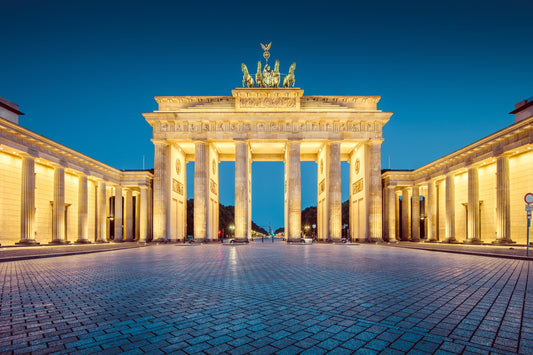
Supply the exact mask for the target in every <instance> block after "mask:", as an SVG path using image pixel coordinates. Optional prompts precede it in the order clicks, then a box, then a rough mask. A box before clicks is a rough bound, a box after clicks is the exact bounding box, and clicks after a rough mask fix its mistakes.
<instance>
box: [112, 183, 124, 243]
mask: <svg viewBox="0 0 533 355" xmlns="http://www.w3.org/2000/svg"><path fill="white" fill-rule="evenodd" d="M122 221H123V218H122V187H121V186H118V185H117V186H115V239H114V241H115V243H120V242H122V241H123V238H122V237H123V234H122Z"/></svg>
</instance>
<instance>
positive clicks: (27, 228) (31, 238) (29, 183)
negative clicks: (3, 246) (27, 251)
mask: <svg viewBox="0 0 533 355" xmlns="http://www.w3.org/2000/svg"><path fill="white" fill-rule="evenodd" d="M21 175H22V181H21V183H22V184H21V206H20V207H21V208H20V217H21V218H20V241H19V242H18V243H17V244H30V245H32V244H39V243H37V241H36V240H35V232H34V223H35V160H34V159H33V158H32V157H28V156H24V157H22V174H21Z"/></svg>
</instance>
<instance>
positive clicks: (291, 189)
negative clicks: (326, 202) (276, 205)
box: [287, 142, 302, 242]
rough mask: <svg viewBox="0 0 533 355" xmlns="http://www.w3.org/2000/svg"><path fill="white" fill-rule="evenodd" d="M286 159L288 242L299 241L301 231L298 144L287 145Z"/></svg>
mask: <svg viewBox="0 0 533 355" xmlns="http://www.w3.org/2000/svg"><path fill="white" fill-rule="evenodd" d="M287 151H288V154H287V157H288V160H289V169H288V173H289V176H288V177H287V180H288V185H287V189H288V198H289V201H288V204H289V233H288V235H287V241H288V242H296V241H300V238H301V231H302V182H301V170H300V142H288V143H287Z"/></svg>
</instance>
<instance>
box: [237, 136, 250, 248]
mask: <svg viewBox="0 0 533 355" xmlns="http://www.w3.org/2000/svg"><path fill="white" fill-rule="evenodd" d="M248 158H249V155H248V143H247V142H242V141H239V142H236V143H235V242H238V243H243V242H248V213H249V211H248V207H249V204H248V196H249V194H248V186H249V185H248V165H249V163H248Z"/></svg>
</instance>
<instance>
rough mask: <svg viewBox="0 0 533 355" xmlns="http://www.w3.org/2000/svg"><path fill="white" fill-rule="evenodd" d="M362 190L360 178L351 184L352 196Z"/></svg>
mask: <svg viewBox="0 0 533 355" xmlns="http://www.w3.org/2000/svg"><path fill="white" fill-rule="evenodd" d="M363 189H364V185H363V178H361V179H359V180H357V181H356V182H354V183H353V184H352V195H355V194H356V193H359V192H361V191H363Z"/></svg>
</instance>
